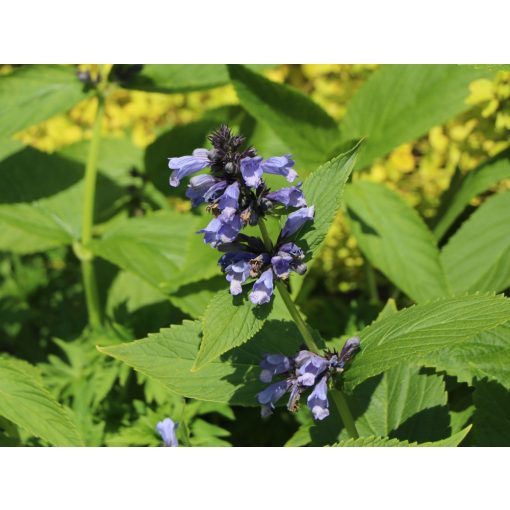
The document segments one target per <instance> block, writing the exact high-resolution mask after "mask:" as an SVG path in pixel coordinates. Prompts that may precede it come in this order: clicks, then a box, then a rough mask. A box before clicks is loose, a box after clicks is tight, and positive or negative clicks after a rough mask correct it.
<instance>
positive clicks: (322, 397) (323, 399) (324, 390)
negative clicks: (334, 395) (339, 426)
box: [306, 376, 329, 420]
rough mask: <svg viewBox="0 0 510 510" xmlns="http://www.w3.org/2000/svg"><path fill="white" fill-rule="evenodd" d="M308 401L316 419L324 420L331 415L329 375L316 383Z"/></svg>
mask: <svg viewBox="0 0 510 510" xmlns="http://www.w3.org/2000/svg"><path fill="white" fill-rule="evenodd" d="M306 402H307V404H308V407H309V408H310V411H312V414H313V417H314V418H315V419H316V420H323V419H324V418H327V417H328V416H329V409H328V406H329V403H328V378H327V376H324V377H323V378H322V379H321V380H320V381H319V382H318V384H316V386H315V388H314V389H313V391H312V393H310V395H309V396H308V399H307V401H306Z"/></svg>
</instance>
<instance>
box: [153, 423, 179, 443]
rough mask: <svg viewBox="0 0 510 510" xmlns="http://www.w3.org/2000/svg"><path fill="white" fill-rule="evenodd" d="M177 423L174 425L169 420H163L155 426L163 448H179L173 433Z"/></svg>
mask: <svg viewBox="0 0 510 510" xmlns="http://www.w3.org/2000/svg"><path fill="white" fill-rule="evenodd" d="M178 425H179V424H178V423H174V422H173V421H172V420H171V419H170V418H165V419H164V420H163V421H160V422H159V423H158V424H157V425H156V431H157V432H158V434H159V435H160V436H161V438H162V439H163V445H164V446H179V442H178V441H177V437H176V435H175V431H176V430H177V427H178Z"/></svg>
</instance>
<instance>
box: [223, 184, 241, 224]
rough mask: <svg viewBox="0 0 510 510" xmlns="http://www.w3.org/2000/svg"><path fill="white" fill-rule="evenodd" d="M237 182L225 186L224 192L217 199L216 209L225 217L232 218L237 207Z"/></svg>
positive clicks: (238, 191)
mask: <svg viewBox="0 0 510 510" xmlns="http://www.w3.org/2000/svg"><path fill="white" fill-rule="evenodd" d="M239 193H240V190H239V183H238V182H234V183H233V184H231V185H230V186H228V187H227V189H226V190H225V193H223V195H221V198H220V199H219V200H218V209H219V210H220V211H221V212H222V214H223V216H224V217H226V218H232V217H233V216H234V214H236V213H237V209H238V207H239Z"/></svg>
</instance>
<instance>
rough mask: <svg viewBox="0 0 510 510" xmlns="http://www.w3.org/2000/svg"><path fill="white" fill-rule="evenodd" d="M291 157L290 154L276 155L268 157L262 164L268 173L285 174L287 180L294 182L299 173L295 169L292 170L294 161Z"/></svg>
mask: <svg viewBox="0 0 510 510" xmlns="http://www.w3.org/2000/svg"><path fill="white" fill-rule="evenodd" d="M290 158H291V155H290V154H287V155H286V156H275V157H273V158H269V159H266V160H265V161H263V162H262V163H261V165H260V166H261V167H262V170H263V171H264V172H265V173H266V174H276V175H283V176H284V177H286V178H287V181H289V182H292V181H294V179H295V178H296V177H297V173H296V171H295V170H292V167H293V166H294V161H293V160H292V159H290Z"/></svg>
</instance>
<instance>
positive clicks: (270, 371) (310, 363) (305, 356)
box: [257, 336, 360, 420]
mask: <svg viewBox="0 0 510 510" xmlns="http://www.w3.org/2000/svg"><path fill="white" fill-rule="evenodd" d="M359 345H360V340H359V338H358V337H355V336H353V337H351V338H349V339H348V340H347V341H346V342H345V345H344V346H343V348H342V350H341V352H340V353H337V352H335V351H333V352H326V353H325V354H324V356H319V355H318V354H315V353H313V352H310V351H306V350H303V351H299V352H298V353H297V354H296V355H295V356H293V357H289V356H284V355H283V354H267V355H265V356H264V358H263V360H262V361H261V362H260V368H261V369H262V371H261V373H260V380H261V381H262V382H263V383H271V382H272V380H273V378H274V377H275V376H280V375H281V376H284V378H283V379H281V380H279V381H277V382H275V383H272V384H270V385H269V386H268V387H267V388H266V389H265V390H263V391H261V392H260V393H259V394H258V395H257V399H258V402H259V404H261V405H262V410H261V414H262V416H263V417H267V416H269V415H271V414H272V413H273V411H274V409H275V405H276V403H277V402H278V400H280V399H281V398H282V397H283V396H284V395H285V394H286V393H290V395H289V400H288V403H287V408H288V409H289V411H292V412H296V411H297V410H298V408H299V401H300V399H301V394H302V393H303V392H305V391H307V390H310V389H311V390H312V391H311V392H310V394H309V395H308V398H307V405H308V408H309V409H310V411H311V412H312V414H313V417H314V419H315V420H323V419H324V418H326V417H327V416H329V402H328V387H329V386H330V384H331V381H332V379H333V377H334V376H335V375H336V374H339V373H341V372H343V371H344V369H345V365H346V364H347V362H348V361H349V360H350V359H351V358H352V357H353V356H354V354H355V353H356V351H357V350H358V349H359Z"/></svg>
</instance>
